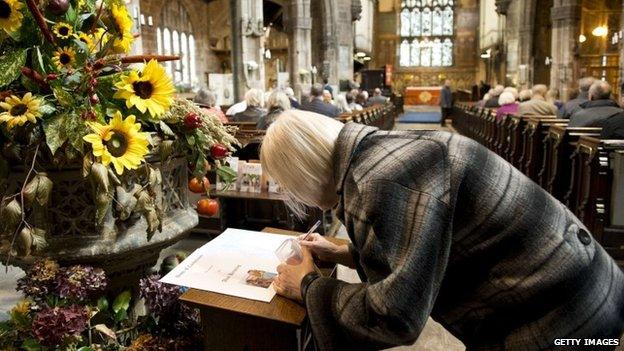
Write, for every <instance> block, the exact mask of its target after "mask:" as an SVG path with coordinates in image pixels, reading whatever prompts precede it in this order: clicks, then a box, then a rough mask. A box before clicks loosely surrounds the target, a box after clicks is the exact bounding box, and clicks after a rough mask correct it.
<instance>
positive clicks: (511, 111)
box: [496, 91, 520, 120]
mask: <svg viewBox="0 0 624 351" xmlns="http://www.w3.org/2000/svg"><path fill="white" fill-rule="evenodd" d="M498 104H499V105H500V107H499V108H498V109H497V110H496V120H501V119H502V118H503V116H504V115H515V114H517V113H518V107H519V106H520V105H519V104H518V103H517V102H516V99H515V98H514V96H513V93H511V92H508V91H506V92H504V93H502V94H501V96H500V97H499V98H498Z"/></svg>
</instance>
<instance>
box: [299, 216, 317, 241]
mask: <svg viewBox="0 0 624 351" xmlns="http://www.w3.org/2000/svg"><path fill="white" fill-rule="evenodd" d="M319 225H321V220H320V219H319V220H318V221H316V223H314V225H313V226H312V228H310V230H308V232H307V233H306V235H305V236H304V237H303V238H302V239H301V241H305V240H306V239H307V238H308V236H310V234H312V232H314V231H315V230H316V228H318V227H319Z"/></svg>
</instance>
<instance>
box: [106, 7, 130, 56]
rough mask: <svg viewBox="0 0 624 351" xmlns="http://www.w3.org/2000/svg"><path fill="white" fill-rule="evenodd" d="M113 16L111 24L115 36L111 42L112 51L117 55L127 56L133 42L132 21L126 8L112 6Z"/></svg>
mask: <svg viewBox="0 0 624 351" xmlns="http://www.w3.org/2000/svg"><path fill="white" fill-rule="evenodd" d="M111 13H112V15H113V24H114V26H115V30H116V31H117V33H116V34H117V36H116V37H115V41H114V42H113V49H114V50H115V52H117V53H123V54H127V53H128V52H130V47H131V46H132V42H133V41H134V35H132V19H131V18H130V15H129V14H128V10H126V7H125V6H123V5H121V6H117V5H113V6H112V9H111Z"/></svg>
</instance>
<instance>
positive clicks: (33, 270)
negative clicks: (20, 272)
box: [17, 259, 60, 301]
mask: <svg viewBox="0 0 624 351" xmlns="http://www.w3.org/2000/svg"><path fill="white" fill-rule="evenodd" d="M59 270H60V269H59V266H58V264H57V263H56V262H55V261H53V260H50V259H42V260H37V261H36V262H35V263H34V264H33V265H32V266H31V267H30V268H29V269H28V270H27V271H26V276H24V277H22V278H20V279H18V281H17V290H18V291H21V292H22V293H23V294H24V295H26V296H28V297H30V298H32V299H33V300H35V301H41V300H43V299H44V298H45V296H46V295H47V294H48V293H50V292H51V291H53V290H54V281H55V279H56V277H57V275H58V272H59Z"/></svg>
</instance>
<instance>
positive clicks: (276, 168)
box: [260, 110, 344, 218]
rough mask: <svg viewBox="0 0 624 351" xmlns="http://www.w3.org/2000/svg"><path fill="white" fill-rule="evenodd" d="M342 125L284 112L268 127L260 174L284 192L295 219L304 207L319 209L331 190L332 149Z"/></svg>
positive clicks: (306, 114)
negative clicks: (266, 175) (262, 173)
mask: <svg viewBox="0 0 624 351" xmlns="http://www.w3.org/2000/svg"><path fill="white" fill-rule="evenodd" d="M343 126H344V125H343V124H342V123H340V122H339V121H336V120H334V119H332V118H329V117H325V116H322V115H319V114H316V113H313V112H307V111H301V110H287V111H285V112H284V113H282V114H281V115H280V116H279V117H278V118H277V119H276V120H275V122H274V123H273V124H271V126H270V127H269V129H268V130H267V132H266V135H265V137H264V140H263V142H262V147H261V150H260V161H261V163H262V169H263V172H266V173H267V174H268V175H269V176H270V177H271V178H273V179H274V180H275V181H276V182H277V183H278V184H279V185H280V186H281V187H282V189H283V190H284V193H285V195H286V197H287V201H286V204H287V205H288V207H290V209H291V210H292V211H293V212H294V213H295V215H297V216H298V217H300V218H301V217H303V215H305V207H304V206H302V205H306V206H310V207H311V206H314V207H320V206H321V205H322V200H323V196H324V195H323V194H324V193H325V192H326V190H327V189H328V187H334V184H333V183H334V149H335V145H336V140H337V139H338V135H339V134H340V131H341V130H342V128H343Z"/></svg>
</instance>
